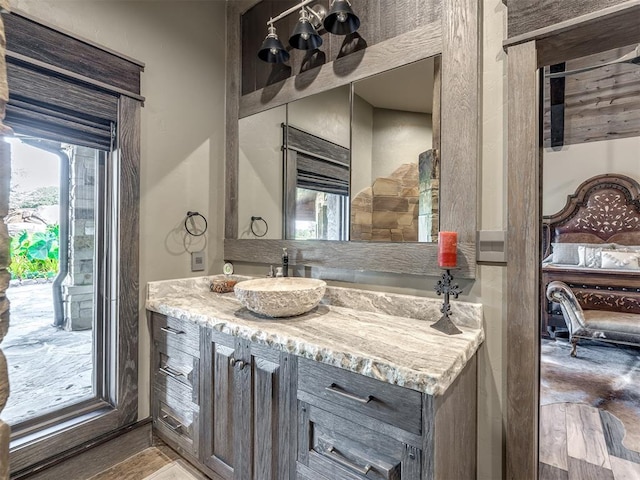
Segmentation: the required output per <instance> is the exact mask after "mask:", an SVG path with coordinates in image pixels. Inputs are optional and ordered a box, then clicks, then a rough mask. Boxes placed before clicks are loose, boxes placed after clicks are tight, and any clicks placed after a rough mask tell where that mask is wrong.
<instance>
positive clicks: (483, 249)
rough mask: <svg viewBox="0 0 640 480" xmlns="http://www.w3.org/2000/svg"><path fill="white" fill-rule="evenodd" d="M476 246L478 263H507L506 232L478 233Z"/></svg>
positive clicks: (483, 231) (482, 231)
mask: <svg viewBox="0 0 640 480" xmlns="http://www.w3.org/2000/svg"><path fill="white" fill-rule="evenodd" d="M476 245H477V249H478V252H477V261H478V262H486V263H493V264H506V263H507V232H505V231H504V230H481V231H479V232H478V238H477V242H476Z"/></svg>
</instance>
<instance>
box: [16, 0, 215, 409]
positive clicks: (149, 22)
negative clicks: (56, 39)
mask: <svg viewBox="0 0 640 480" xmlns="http://www.w3.org/2000/svg"><path fill="white" fill-rule="evenodd" d="M12 5H13V7H14V8H17V9H20V10H22V11H24V12H26V13H28V14H30V15H32V16H34V17H36V18H40V19H42V20H44V21H46V22H49V23H52V24H54V25H57V26H59V27H62V28H64V29H66V30H69V31H71V32H73V33H75V34H77V35H80V36H83V37H85V38H87V39H89V40H92V41H94V42H98V43H99V44H102V45H105V46H107V47H109V48H111V49H113V50H116V51H118V52H121V53H124V54H126V55H128V56H131V57H134V58H136V59H138V60H141V61H143V62H144V63H145V64H146V68H145V71H144V72H143V74H142V95H143V96H145V97H146V102H145V106H144V108H143V109H142V118H141V121H142V140H141V150H142V159H141V168H140V171H141V174H140V175H141V178H140V184H141V185H140V187H141V191H140V293H141V297H140V354H139V357H140V370H139V386H140V392H139V393H140V418H143V417H146V416H148V415H149V402H148V393H149V377H148V372H149V357H150V354H149V334H148V329H147V322H146V316H145V314H144V294H145V287H146V283H147V282H148V281H151V280H161V279H167V278H177V277H186V276H190V275H194V274H192V273H191V271H190V255H189V253H188V252H187V251H186V250H187V248H189V249H196V250H200V249H202V248H206V249H207V252H208V259H207V260H208V265H209V270H212V271H213V270H215V271H218V270H220V265H221V259H222V238H223V222H224V191H223V190H224V171H223V166H224V162H223V158H224V120H225V116H224V92H225V86H224V85H225V84H224V82H225V71H224V69H225V23H224V22H225V14H224V10H225V3H224V2H201V1H189V0H185V1H180V2H164V1H158V2H148V1H135V0H132V1H108V2H107V1H99V0H95V1H92V0H88V1H74V0H12ZM188 210H192V211H193V210H196V211H199V212H201V213H202V214H204V215H205V216H206V217H207V219H208V221H209V232H208V234H207V235H206V237H207V238H206V239H205V238H202V239H201V240H200V241H199V242H191V244H188V242H187V245H185V235H184V231H183V229H182V222H183V220H184V218H185V214H186V212H187V211H188ZM198 275H199V274H198Z"/></svg>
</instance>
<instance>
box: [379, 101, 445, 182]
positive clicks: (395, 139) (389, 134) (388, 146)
mask: <svg viewBox="0 0 640 480" xmlns="http://www.w3.org/2000/svg"><path fill="white" fill-rule="evenodd" d="M432 144H433V127H432V123H431V115H429V114H426V113H415V112H404V111H400V110H389V109H386V108H374V109H373V153H372V157H371V178H372V180H375V179H376V178H379V177H389V176H391V174H392V173H393V172H394V171H395V170H396V169H397V168H398V167H400V166H401V165H404V164H405V163H414V164H416V165H417V164H418V157H419V155H420V154H421V153H422V152H425V151H427V150H429V149H430V148H431V145H432Z"/></svg>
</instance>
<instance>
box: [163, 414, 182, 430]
mask: <svg viewBox="0 0 640 480" xmlns="http://www.w3.org/2000/svg"><path fill="white" fill-rule="evenodd" d="M162 420H164V422H165V423H166V424H167V427H169V428H170V429H171V430H173V431H174V432H177V431H178V430H180V429H181V428H182V427H183V425H182V424H181V423H180V422H178V421H177V420H176V419H175V418H173V417H172V416H170V415H163V416H162Z"/></svg>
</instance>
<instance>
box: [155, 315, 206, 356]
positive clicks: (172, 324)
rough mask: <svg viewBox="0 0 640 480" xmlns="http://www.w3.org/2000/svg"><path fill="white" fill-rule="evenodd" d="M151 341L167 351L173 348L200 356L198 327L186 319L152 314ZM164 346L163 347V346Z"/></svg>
mask: <svg viewBox="0 0 640 480" xmlns="http://www.w3.org/2000/svg"><path fill="white" fill-rule="evenodd" d="M152 321H153V341H154V342H156V343H157V345H158V346H159V348H161V349H162V350H163V351H167V349H169V348H175V349H177V350H180V351H182V352H184V353H188V354H189V355H193V356H194V357H198V358H199V357H200V327H199V326H198V325H196V324H195V323H193V322H190V321H188V320H180V319H178V318H174V317H167V316H165V315H159V314H155V313H154V314H153V315H152ZM163 347H164V348H163Z"/></svg>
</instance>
